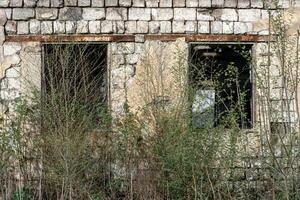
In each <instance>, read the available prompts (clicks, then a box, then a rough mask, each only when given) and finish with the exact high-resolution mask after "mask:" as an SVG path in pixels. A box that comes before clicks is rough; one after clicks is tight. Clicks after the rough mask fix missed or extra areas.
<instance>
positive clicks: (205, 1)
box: [199, 0, 211, 8]
mask: <svg viewBox="0 0 300 200" xmlns="http://www.w3.org/2000/svg"><path fill="white" fill-rule="evenodd" d="M199 7H204V8H207V7H211V0H199Z"/></svg>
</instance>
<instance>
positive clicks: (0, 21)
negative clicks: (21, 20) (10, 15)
mask: <svg viewBox="0 0 300 200" xmlns="http://www.w3.org/2000/svg"><path fill="white" fill-rule="evenodd" d="M6 21H7V16H6V13H5V10H4V9H0V26H4V24H5V23H6Z"/></svg>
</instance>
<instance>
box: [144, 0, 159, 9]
mask: <svg viewBox="0 0 300 200" xmlns="http://www.w3.org/2000/svg"><path fill="white" fill-rule="evenodd" d="M158 2H159V1H158V0H146V7H149V8H153V7H155V8H157V7H158Z"/></svg>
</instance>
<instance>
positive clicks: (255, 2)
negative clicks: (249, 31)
mask: <svg viewBox="0 0 300 200" xmlns="http://www.w3.org/2000/svg"><path fill="white" fill-rule="evenodd" d="M251 7H252V8H263V7H264V3H263V0H251Z"/></svg>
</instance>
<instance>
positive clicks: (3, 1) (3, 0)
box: [0, 0, 9, 8]
mask: <svg viewBox="0 0 300 200" xmlns="http://www.w3.org/2000/svg"><path fill="white" fill-rule="evenodd" d="M8 5H9V0H1V1H0V7H4V8H5V7H8Z"/></svg>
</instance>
